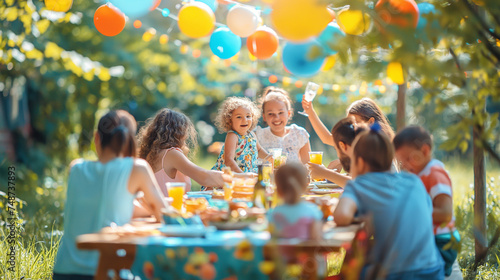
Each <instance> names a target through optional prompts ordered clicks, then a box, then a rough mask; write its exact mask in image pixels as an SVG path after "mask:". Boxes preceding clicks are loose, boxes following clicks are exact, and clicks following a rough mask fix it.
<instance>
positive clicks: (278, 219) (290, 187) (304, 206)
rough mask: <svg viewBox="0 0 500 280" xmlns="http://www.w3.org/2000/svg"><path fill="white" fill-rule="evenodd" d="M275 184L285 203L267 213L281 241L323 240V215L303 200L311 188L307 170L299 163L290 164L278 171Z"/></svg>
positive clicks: (274, 231)
mask: <svg viewBox="0 0 500 280" xmlns="http://www.w3.org/2000/svg"><path fill="white" fill-rule="evenodd" d="M275 181H276V188H277V191H278V195H279V196H280V197H281V198H282V199H283V201H284V204H283V205H280V206H278V207H276V208H274V209H273V210H271V211H270V213H269V214H268V217H269V223H270V224H271V225H272V227H273V230H272V233H273V234H275V235H276V236H277V237H281V238H300V239H315V240H319V239H321V224H322V222H321V219H322V217H323V213H322V212H321V211H320V210H319V208H318V206H317V205H315V204H313V203H310V202H307V201H304V200H302V199H301V196H302V194H303V193H304V191H305V190H306V188H307V186H308V185H309V180H308V176H307V169H306V168H305V167H304V166H303V165H302V164H300V163H287V164H285V165H284V166H282V167H280V169H278V171H276V176H275Z"/></svg>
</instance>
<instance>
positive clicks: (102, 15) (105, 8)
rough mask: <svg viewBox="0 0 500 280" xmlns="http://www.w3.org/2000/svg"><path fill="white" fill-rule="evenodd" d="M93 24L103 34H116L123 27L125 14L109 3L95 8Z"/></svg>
mask: <svg viewBox="0 0 500 280" xmlns="http://www.w3.org/2000/svg"><path fill="white" fill-rule="evenodd" d="M94 25H95V28H97V31H99V32H100V33H101V34H102V35H104V36H109V37H111V36H116V35H118V34H120V32H122V30H123V28H124V27H125V15H124V14H123V13H122V12H121V11H120V10H118V8H116V7H115V6H113V5H111V4H104V5H102V6H100V7H99V8H97V10H96V11H95V14H94Z"/></svg>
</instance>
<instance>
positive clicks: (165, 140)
mask: <svg viewBox="0 0 500 280" xmlns="http://www.w3.org/2000/svg"><path fill="white" fill-rule="evenodd" d="M138 142H139V149H140V150H139V157H141V158H143V159H145V160H146V161H147V162H148V163H149V164H150V165H151V166H153V164H154V163H155V162H156V159H157V158H158V153H159V152H160V151H161V150H164V149H169V148H173V147H178V148H181V149H182V150H183V151H184V152H185V153H187V152H188V151H190V150H193V148H194V147H196V146H197V139H196V130H195V129H194V125H193V123H192V122H191V120H190V119H189V118H188V117H187V116H186V115H184V114H183V113H180V112H176V111H173V110H170V109H167V108H165V109H161V110H160V111H158V113H157V114H156V116H154V117H152V118H149V119H147V120H146V124H145V125H144V126H143V127H142V128H141V129H140V130H139V135H138Z"/></svg>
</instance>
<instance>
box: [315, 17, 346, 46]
mask: <svg viewBox="0 0 500 280" xmlns="http://www.w3.org/2000/svg"><path fill="white" fill-rule="evenodd" d="M344 37H345V33H344V31H342V29H340V26H339V25H338V24H337V23H336V22H335V21H332V22H330V23H329V24H328V25H327V26H326V28H325V30H323V32H321V34H320V35H319V36H318V39H317V40H318V42H319V43H320V44H321V45H323V47H324V48H325V49H326V50H327V51H329V52H330V54H335V53H337V51H336V50H335V49H334V48H333V47H334V46H335V44H336V43H337V41H338V40H340V39H342V38H344Z"/></svg>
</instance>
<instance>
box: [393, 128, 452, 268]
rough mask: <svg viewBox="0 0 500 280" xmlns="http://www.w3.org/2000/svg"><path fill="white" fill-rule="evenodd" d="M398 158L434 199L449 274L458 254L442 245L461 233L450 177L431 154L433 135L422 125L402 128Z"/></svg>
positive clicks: (439, 240) (436, 231) (396, 140)
mask: <svg viewBox="0 0 500 280" xmlns="http://www.w3.org/2000/svg"><path fill="white" fill-rule="evenodd" d="M393 143H394V148H395V149H396V158H397V159H398V160H399V161H400V162H401V163H402V165H403V169H405V170H407V171H409V172H411V173H413V174H417V175H418V176H419V177H420V179H421V180H422V182H423V183H424V186H425V189H426V190H427V193H428V194H429V196H430V197H431V200H432V206H433V211H432V222H433V224H434V234H435V238H436V244H437V246H438V248H439V251H440V252H441V256H442V257H443V259H444V261H445V266H444V270H445V274H446V276H449V275H450V274H451V272H452V266H453V263H454V262H455V260H456V258H457V251H456V250H455V249H454V248H453V246H452V247H451V248H448V249H446V250H445V249H443V247H445V245H446V244H448V243H450V241H451V239H452V238H454V241H455V242H459V241H460V235H459V233H458V231H457V230H456V228H455V217H454V216H453V200H452V188H451V180H450V176H449V175H448V172H446V170H445V169H444V165H443V163H442V162H440V161H439V160H437V159H433V158H432V136H431V135H430V134H429V132H427V131H426V130H425V129H424V128H423V127H420V126H409V127H407V128H405V129H403V130H401V131H400V132H399V133H398V134H397V135H396V137H394V140H393Z"/></svg>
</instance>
